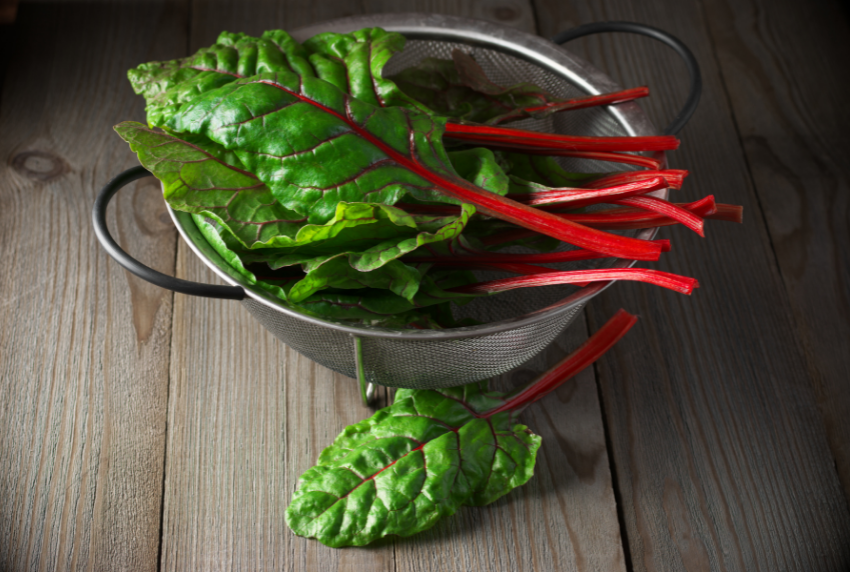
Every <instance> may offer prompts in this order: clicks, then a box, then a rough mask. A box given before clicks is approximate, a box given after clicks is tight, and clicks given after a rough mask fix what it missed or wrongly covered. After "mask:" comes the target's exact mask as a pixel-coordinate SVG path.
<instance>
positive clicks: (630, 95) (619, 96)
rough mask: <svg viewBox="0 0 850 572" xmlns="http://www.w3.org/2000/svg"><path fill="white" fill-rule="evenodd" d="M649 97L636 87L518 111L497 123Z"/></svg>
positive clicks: (647, 91) (503, 117)
mask: <svg viewBox="0 0 850 572" xmlns="http://www.w3.org/2000/svg"><path fill="white" fill-rule="evenodd" d="M647 95H649V88H648V87H634V88H631V89H624V90H622V91H615V92H613V93H603V94H601V95H591V96H589V97H577V98H575V99H569V100H567V101H556V102H550V103H546V104H544V105H538V106H533V107H525V108H521V109H516V110H514V111H511V112H508V113H506V114H504V115H502V116H500V117H498V118H497V121H496V122H495V123H504V122H505V121H510V120H511V119H518V118H520V117H527V116H528V115H530V114H534V113H538V112H542V111H551V112H558V111H571V110H574V109H584V108H586V107H594V106H597V105H615V104H617V103H625V102H627V101H632V100H635V99H638V98H639V97H646V96H647Z"/></svg>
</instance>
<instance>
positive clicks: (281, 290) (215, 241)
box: [191, 214, 292, 301]
mask: <svg viewBox="0 0 850 572" xmlns="http://www.w3.org/2000/svg"><path fill="white" fill-rule="evenodd" d="M191 216H192V219H193V220H194V221H195V225H196V226H197V227H198V230H200V231H201V234H202V235H203V236H204V238H205V239H206V240H207V242H208V243H209V245H210V246H212V248H213V250H215V252H217V253H218V254H219V256H221V257H222V258H223V259H224V260H225V261H226V262H227V263H228V264H229V265H230V266H231V267H232V268H233V269H234V270H236V272H237V273H239V274H240V275H242V276H243V277H244V278H245V279H246V280H247V281H248V283H249V284H253V285H255V286H256V287H258V288H261V289H262V290H265V291H266V292H268V293H270V294H271V295H273V296H277V297H278V298H280V299H281V300H284V301H285V300H287V299H288V295H287V291H288V290H289V289H290V288H291V286H292V282H285V283H282V284H272V283H269V282H266V281H263V280H258V279H257V277H256V275H255V274H254V273H253V272H251V271H250V270H248V269H247V268H245V266H244V265H243V264H242V261H241V260H240V259H239V257H238V256H237V255H236V254H235V253H234V252H233V251H232V250H231V249H230V247H229V246H228V245H227V244H225V241H224V240H223V239H222V237H221V235H220V234H219V231H218V230H217V229H216V228H215V227H214V226H213V225H212V224H210V223H208V222H207V221H206V220H205V218H204V217H203V216H201V215H197V214H193V215H191Z"/></svg>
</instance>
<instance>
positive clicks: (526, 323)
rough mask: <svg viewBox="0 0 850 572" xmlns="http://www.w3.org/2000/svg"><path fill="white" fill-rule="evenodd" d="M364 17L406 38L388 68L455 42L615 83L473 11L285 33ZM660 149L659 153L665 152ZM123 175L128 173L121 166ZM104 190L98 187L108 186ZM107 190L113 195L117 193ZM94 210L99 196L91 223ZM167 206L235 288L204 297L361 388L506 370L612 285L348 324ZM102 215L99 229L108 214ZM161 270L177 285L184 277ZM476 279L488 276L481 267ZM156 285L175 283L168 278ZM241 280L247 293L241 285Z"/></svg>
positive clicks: (507, 66) (565, 79)
mask: <svg viewBox="0 0 850 572" xmlns="http://www.w3.org/2000/svg"><path fill="white" fill-rule="evenodd" d="M370 26H379V27H381V28H384V29H386V30H388V31H396V32H400V33H402V34H403V35H404V36H406V37H407V39H408V42H407V45H406V47H405V49H404V51H403V52H402V53H400V54H397V55H396V56H395V57H393V58H392V59H391V60H390V62H389V63H388V64H387V66H386V70H385V76H392V75H393V74H394V73H397V72H398V71H400V70H402V69H404V68H406V67H408V66H411V65H415V64H416V63H418V62H419V61H421V60H422V59H423V58H425V57H429V56H431V57H441V58H450V57H451V51H452V50H453V49H455V48H460V49H462V50H464V51H466V52H468V53H471V54H472V55H473V56H474V58H475V59H476V61H477V62H478V63H479V64H480V65H481V66H482V67H483V68H484V70H485V71H486V73H487V75H488V76H489V77H490V78H491V79H492V80H493V81H495V82H496V83H499V84H501V85H506V86H507V85H511V84H514V83H517V82H521V81H530V82H533V83H535V84H538V85H541V86H543V87H544V88H546V89H547V90H548V91H550V92H551V93H552V94H554V95H556V96H560V97H574V96H581V95H586V94H598V93H604V92H610V91H615V90H618V89H620V88H619V86H617V85H616V84H614V82H612V81H611V80H610V79H609V78H607V77H606V76H605V75H604V74H602V73H601V72H599V71H598V70H596V69H595V68H593V67H592V66H591V65H590V64H588V63H587V62H585V61H583V60H581V59H579V58H577V57H575V56H573V55H571V54H570V53H568V52H567V51H566V50H564V49H563V48H560V47H559V46H557V45H555V44H553V43H551V42H549V41H547V40H545V39H543V38H540V37H537V36H533V35H531V34H527V33H524V32H521V31H518V30H514V29H511V28H504V27H501V26H497V25H494V24H491V23H487V22H482V21H477V20H470V19H464V18H456V17H451V16H442V15H433V14H385V15H374V16H363V17H354V18H346V19H342V20H334V21H331V22H327V23H323V24H320V25H316V26H312V27H309V28H303V29H301V30H298V31H296V32H294V33H293V36H294V37H295V38H296V39H297V40H299V41H303V40H305V39H307V38H309V37H311V36H313V35H315V34H317V33H320V32H327V31H332V32H341V33H345V32H350V31H353V30H357V29H360V28H364V27H370ZM512 125H516V126H519V127H523V128H527V129H535V130H540V131H547V132H556V133H569V134H575V135H596V136H617V135H633V136H646V135H656V134H658V132H657V130H656V129H655V128H654V127H653V126H652V124H651V123H650V122H649V120H648V119H647V117H646V116H645V115H644V113H643V112H642V110H641V109H640V107H639V106H638V105H637V104H635V103H624V104H620V105H616V106H607V107H604V108H591V109H585V110H580V111H570V112H566V113H561V114H557V115H555V116H552V117H549V118H547V119H545V120H525V121H523V122H518V123H515V124H512ZM656 157H658V158H661V159H662V160H663V155H661V154H658V155H656ZM563 166H564V167H566V168H567V169H569V170H572V171H582V172H605V171H611V170H612V169H616V168H617V165H616V164H613V163H598V162H593V161H587V160H575V159H564V160H563ZM140 176H144V172H141V173H137V174H136V175H134V178H139V177H140ZM119 178H120V177H119ZM125 178H129V179H130V180H132V178H131V177H129V176H128V177H125ZM117 180H118V179H116V181H117ZM127 182H129V180H126V181H124V182H123V183H121V184H120V185H119V184H118V183H116V182H115V181H113V183H110V184H116V185H118V187H120V186H122V185H123V184H126V183H127ZM106 190H107V189H104V193H103V194H104V195H106V194H108V193H106V192H105V191H106ZM115 190H117V188H116V189H115ZM115 190H112V191H111V193H112V194H114V192H115ZM111 196H112V195H111V194H110V195H109V196H107V197H106V198H105V199H104V198H103V197H101V198H99V199H98V200H99V201H101V199H103V203H104V204H103V205H102V210H103V213H105V203H106V202H108V200H109V198H111ZM656 196H660V197H662V198H664V197H666V191H658V192H657V193H656ZM98 208H99V207H98V205H96V207H95V226H96V227H97V220H98V218H97V213H98ZM170 213H171V217H172V218H173V220H174V223H175V224H176V225H177V228H178V230H179V231H180V234H181V236H182V237H183V239H184V240H185V241H186V242H187V243H188V245H189V246H190V247H191V249H192V250H193V251H194V252H195V254H197V255H198V256H199V257H200V258H201V259H202V260H203V261H204V263H205V264H206V265H207V266H209V267H210V268H211V269H212V270H213V272H215V273H216V274H217V275H218V276H219V277H221V279H222V280H224V281H225V282H226V283H228V284H230V285H231V286H232V287H237V288H230V289H229V292H230V294H227V295H218V294H214V293H202V294H201V295H216V296H219V297H230V298H242V304H243V305H244V307H245V309H246V310H248V311H249V312H250V313H251V314H252V315H253V316H254V317H255V318H256V319H257V320H258V321H259V322H260V323H261V324H263V325H264V326H265V327H266V328H268V329H269V331H271V332H272V333H273V334H274V335H275V336H276V337H278V338H279V339H280V340H281V341H283V342H284V343H286V344H287V345H289V346H291V347H292V348H294V349H296V350H297V351H299V352H300V353H302V354H304V355H305V356H307V357H309V358H310V359H313V360H315V361H316V362H318V363H320V364H322V365H324V366H326V367H328V368H330V369H332V370H334V371H337V372H340V373H342V374H344V375H347V376H349V377H353V378H357V379H358V380H359V381H360V383H361V387H362V389H363V392H364V398H365V396H366V388H367V387H369V386H370V385H371V384H380V385H384V386H390V387H406V388H439V387H451V386H456V385H461V384H464V383H469V382H473V381H478V380H482V379H486V378H489V377H492V376H495V375H498V374H501V373H505V372H507V371H509V370H511V369H513V368H515V367H517V366H518V365H520V364H522V363H523V362H525V361H527V360H529V359H531V358H532V357H533V356H534V355H535V354H537V353H538V352H540V351H541V350H542V349H543V348H545V347H546V346H547V345H548V344H549V343H550V342H551V341H552V340H553V339H554V338H555V337H556V336H557V335H558V334H559V333H560V332H561V331H563V330H564V329H565V328H566V327H567V326H568V325H569V324H570V323H571V322H572V321H573V320H574V319H575V318H576V316H577V315H578V313H579V312H580V311H581V309H582V308H583V307H584V305H585V304H586V303H587V302H588V301H589V300H590V299H591V298H592V297H593V296H595V295H596V294H598V293H599V292H601V291H602V290H604V289H605V288H607V287H608V286H610V283H595V284H592V285H590V286H587V287H585V288H577V287H569V286H554V287H545V288H535V289H522V290H515V291H511V292H508V293H504V294H500V295H498V296H493V297H488V298H482V299H476V300H475V301H473V302H472V303H470V304H468V305H465V306H461V307H458V308H455V315H456V316H457V317H471V318H475V319H476V320H478V321H479V322H481V325H478V326H474V327H464V328H455V329H446V330H433V331H431V330H398V329H387V328H378V327H367V326H353V325H351V324H346V323H342V322H334V321H328V320H322V319H319V318H316V317H313V316H309V315H305V314H303V313H301V312H299V311H298V310H297V309H295V308H292V307H289V306H287V305H286V304H285V303H283V302H281V301H280V300H279V299H277V298H274V297H272V296H271V295H269V294H267V293H265V292H263V291H262V290H259V289H255V288H254V287H252V286H251V285H250V284H248V283H247V282H246V281H245V280H244V279H243V278H242V277H241V276H240V275H238V274H237V273H236V272H234V271H233V270H232V269H231V268H230V266H229V265H228V264H227V263H226V262H225V261H224V260H223V259H222V258H221V257H220V256H219V255H218V254H217V253H215V252H214V251H213V250H212V248H211V247H210V246H209V245H208V243H207V242H206V240H205V239H204V238H203V236H202V235H201V234H200V232H199V231H198V229H197V227H196V225H195V223H194V221H193V220H192V218H191V216H189V215H187V214H186V213H181V212H177V211H173V210H171V211H170ZM104 221H105V215H104ZM103 224H104V227H105V222H104V223H103ZM655 231H656V229H646V230H642V231H639V232H638V231H634V232H631V233H624V234H629V235H630V236H637V237H639V238H642V239H651V238H652V237H653V236H654V235H655ZM102 232H103V231H100V230H99V231H98V236H99V238H101V239H102V240H101V242H102V243H104V246H105V247H106V248H107V250H109V251H110V254H112V255H113V256H114V257H116V259H118V260H119V262H121V263H122V264H124V265H125V267H127V268H128V269H130V270H131V271H134V272H137V270H134V268H132V267H130V266H128V265H127V264H126V263H125V261H122V260H121V259H120V258H119V257H118V256H117V255H116V252H114V249H117V250H118V251H120V252H122V253H123V251H121V250H120V248H119V247H117V245H115V247H114V249H113V248H112V247H111V246H108V245H107V244H106V242H105V241H104V239H103V237H102V236H101V234H102ZM106 234H107V236H108V233H106ZM110 240H111V238H110ZM124 255H125V256H126V253H124ZM131 260H132V259H131ZM135 262H136V263H137V264H140V263H138V262H137V261H135ZM630 264H631V263H630V262H628V261H623V260H615V261H613V262H612V261H611V260H610V259H608V260H607V261H605V260H603V261H585V262H582V263H573V264H565V265H563V266H562V269H564V270H567V269H578V268H592V267H604V266H608V267H627V266H629V265H630ZM148 270H149V269H148ZM137 273H139V272H137ZM140 275H141V274H140ZM160 276H162V275H160ZM166 278H169V279H170V280H172V281H175V283H178V282H179V283H182V284H185V281H179V280H176V279H173V278H170V277H166ZM484 278H487V276H484V275H482V279H484ZM160 283H161V282H160ZM161 285H163V286H165V287H169V288H172V289H176V290H178V291H181V290H180V289H179V288H174V287H172V286H170V285H166V284H161ZM195 286H196V287H197V286H198V285H195ZM207 288H208V289H209V290H210V292H213V291H216V292H218V291H219V290H216V289H224V290H226V288H225V287H221V286H207ZM240 289H241V290H243V291H244V293H240ZM182 291H187V292H188V291H189V290H188V289H186V290H182ZM193 293H198V292H193Z"/></svg>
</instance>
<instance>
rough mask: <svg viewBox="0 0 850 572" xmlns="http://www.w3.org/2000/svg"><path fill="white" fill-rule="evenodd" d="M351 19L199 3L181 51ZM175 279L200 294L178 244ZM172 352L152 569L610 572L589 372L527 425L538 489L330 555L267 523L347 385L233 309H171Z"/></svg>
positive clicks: (525, 372) (616, 541) (436, 7)
mask: <svg viewBox="0 0 850 572" xmlns="http://www.w3.org/2000/svg"><path fill="white" fill-rule="evenodd" d="M366 8H367V10H368V11H369V12H384V11H392V10H396V11H397V10H402V8H401V7H399V6H398V5H390V4H380V3H370V4H369V5H368V6H367V7H366ZM403 10H404V11H429V12H443V13H450V14H460V15H465V16H473V17H479V18H481V17H484V18H489V19H495V20H497V21H500V22H502V23H507V24H508V25H516V26H519V27H521V28H523V29H532V28H531V27H532V26H533V15H532V13H531V11H530V6H529V5H528V4H527V3H522V2H515V1H514V2H506V3H482V4H474V3H461V4H460V5H458V4H454V3H448V2H446V3H436V2H430V3H425V2H422V3H415V4H414V3H411V4H408V5H405V6H404V7H403ZM359 11H360V7H359V5H357V4H354V3H352V4H350V5H349V4H344V3H336V4H327V3H325V4H322V7H321V9H319V8H317V7H316V6H315V5H314V3H296V4H290V3H287V4H285V5H284V4H277V3H257V4H252V10H251V11H250V12H247V11H243V10H242V9H241V4H239V3H232V4H228V3H225V2H216V3H207V2H199V3H196V4H195V5H194V6H193V11H192V37H191V42H190V44H191V46H192V49H196V48H198V47H201V46H203V45H207V44H209V43H210V42H212V41H214V39H215V36H216V35H217V34H218V32H219V31H220V30H221V29H228V30H234V31H237V30H238V31H245V32H248V33H255V34H257V33H260V32H261V31H262V30H265V29H267V28H272V27H275V26H280V27H284V28H289V29H292V28H294V27H297V26H299V25H307V24H311V23H314V22H317V21H322V20H328V19H332V18H336V17H343V16H347V15H352V14H355V13H358V12H359ZM178 273H179V274H180V275H184V276H188V277H190V278H192V279H198V280H203V281H207V280H213V278H212V276H211V275H210V273H209V272H208V271H206V270H204V269H203V268H202V267H201V265H200V263H199V262H198V261H197V260H194V259H193V258H192V257H191V256H190V255H189V254H188V251H187V249H185V248H183V247H182V245H181V248H180V256H179V258H178ZM198 332H201V333H202V334H201V335H198ZM584 336H586V333H585V332H584V331H583V327H582V325H580V326H579V327H578V329H574V330H571V331H570V333H569V334H568V335H565V336H564V337H562V338H561V339H560V340H559V341H558V344H557V345H556V346H555V347H554V348H552V349H551V350H550V351H549V352H547V353H546V354H545V355H543V356H541V357H540V358H539V359H538V360H537V361H535V362H533V363H530V364H528V365H527V366H526V367H525V368H523V369H522V370H521V371H519V372H517V373H515V374H514V376H513V378H512V379H511V378H505V379H503V380H502V383H503V384H515V383H518V382H519V381H518V380H526V379H527V378H528V376H530V375H533V371H538V372H539V371H541V370H542V369H544V367H545V365H547V364H551V363H552V362H554V361H555V360H556V359H557V358H558V357H559V356H561V355H563V353H564V352H565V351H568V349H570V348H572V347H574V346H576V345H577V344H578V343H580V341H581V340H582V339H583V337H584ZM173 340H174V343H173V352H172V389H171V394H170V395H171V404H170V407H169V435H168V453H167V457H168V463H167V466H166V488H165V498H166V500H165V505H164V507H165V508H164V521H163V550H162V568H163V570H184V569H193V570H218V569H222V570H230V569H268V568H273V567H274V568H285V569H287V570H357V571H359V570H396V569H398V570H467V569H472V570H485V569H486V570H494V571H496V570H532V569H535V570H593V569H605V570H625V568H624V555H623V552H622V543H621V539H620V534H619V525H618V522H617V515H616V507H615V501H614V495H613V489H612V486H611V477H610V472H609V464H608V457H607V454H606V450H605V438H604V432H603V426H602V419H601V413H600V411H599V404H598V399H597V392H596V386H595V383H594V380H593V376H592V373H591V372H587V373H585V374H583V375H582V376H581V377H579V378H577V379H576V380H575V382H573V383H571V384H569V385H567V386H565V387H564V388H562V389H561V390H560V391H559V392H558V394H557V395H555V396H552V397H551V398H550V399H549V400H548V401H546V402H543V403H542V404H540V406H538V407H537V408H536V409H535V410H534V412H533V413H529V414H528V415H527V417H528V423H529V424H530V425H531V426H532V427H533V428H534V429H535V430H537V431H538V432H540V434H541V435H542V436H543V438H544V446H543V450H542V451H541V453H540V455H539V462H538V463H539V464H538V467H539V468H538V471H537V473H538V476H537V477H535V478H534V479H532V482H531V483H529V484H528V485H527V486H525V487H523V488H522V489H521V490H519V491H516V492H515V493H513V494H511V495H508V496H507V497H506V498H504V499H502V500H500V501H498V502H497V503H495V504H493V505H491V506H488V507H484V508H464V509H462V510H461V511H460V513H459V514H458V515H457V517H456V518H452V519H447V520H446V522H444V523H441V524H440V525H438V526H437V527H436V528H435V529H433V530H432V531H429V532H427V533H425V534H421V535H417V536H416V537H413V538H410V539H396V540H393V539H386V540H384V541H381V542H377V543H375V544H374V545H373V546H370V547H368V548H365V549H349V550H332V549H329V548H326V547H325V546H323V545H321V544H320V543H318V542H316V541H314V540H307V539H303V538H300V537H297V536H294V535H293V534H292V533H291V532H290V531H289V530H288V528H286V526H285V524H284V521H283V511H284V510H285V507H286V504H288V502H289V498H290V496H291V492H292V491H293V490H294V487H295V483H296V481H297V478H298V477H299V476H300V475H301V473H302V472H303V471H305V470H306V469H307V468H309V467H310V466H312V464H313V463H314V462H315V459H316V457H317V456H318V453H319V452H320V451H321V449H322V448H324V447H325V446H327V445H328V444H330V443H331V441H332V440H333V438H334V437H335V436H336V435H337V434H338V433H339V432H340V431H341V430H342V429H343V428H344V427H345V426H346V425H347V424H350V423H353V422H356V421H359V420H360V419H362V418H364V417H365V416H367V415H369V412H368V411H367V410H366V409H364V408H362V407H361V406H360V405H359V397H358V393H357V387H356V384H355V383H354V381H353V380H350V379H347V378H344V377H342V376H340V375H338V374H334V373H332V372H330V371H328V370H327V369H325V368H323V367H321V366H318V365H316V364H314V363H313V362H311V361H309V360H307V359H306V358H304V357H302V356H300V355H298V354H297V353H295V352H293V351H292V350H289V349H286V348H285V347H284V346H283V345H282V344H281V343H280V342H278V341H276V340H275V339H274V338H273V337H272V336H271V335H270V334H268V333H267V332H265V331H264V330H262V329H261V327H260V326H259V325H258V324H257V323H256V321H254V319H253V318H251V317H250V316H249V315H248V314H247V313H246V312H244V311H242V310H241V309H239V308H236V304H235V303H224V302H215V301H209V300H195V299H189V298H186V297H182V296H179V297H178V298H177V299H176V301H175V305H174V337H173ZM225 356H226V358H225ZM221 475H227V477H223V476H221Z"/></svg>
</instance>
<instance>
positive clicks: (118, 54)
mask: <svg viewBox="0 0 850 572" xmlns="http://www.w3.org/2000/svg"><path fill="white" fill-rule="evenodd" d="M182 13H183V11H182V10H181V8H180V6H179V5H178V4H174V3H156V2H151V3H148V4H145V5H139V4H126V3H107V2H101V3H97V4H89V5H86V4H79V3H77V4H70V5H53V4H26V5H24V6H22V7H21V9H20V11H19V14H18V21H17V23H16V24H15V25H16V27H17V37H18V41H17V42H16V44H15V46H14V51H13V53H12V54H11V56H12V57H11V62H10V64H9V67H8V71H7V77H6V81H5V83H4V93H3V97H2V109H0V132H2V133H3V136H2V137H0V156H1V157H3V161H2V163H0V189H2V192H0V205H2V208H0V245H2V246H0V248H2V257H3V261H4V270H3V272H2V273H0V285H1V286H2V290H0V291H2V292H3V294H2V299H0V308H2V311H0V347H2V348H3V349H2V353H0V403H2V407H0V569H2V570H4V571H14V570H47V569H50V570H77V569H87V570H156V561H157V550H158V545H159V517H160V510H161V498H162V494H161V493H162V476H163V462H164V445H165V439H164V433H165V408H166V399H167V389H168V379H167V375H168V359H169V345H170V324H171V299H172V296H171V294H170V293H168V292H163V291H161V290H159V289H157V288H155V287H153V286H151V285H149V284H146V283H144V282H142V281H140V280H137V279H136V278H135V277H131V276H129V275H128V274H127V273H126V272H124V271H123V270H121V269H120V267H119V266H118V265H117V264H115V263H114V262H112V261H111V260H110V259H109V258H108V256H107V255H106V254H105V253H104V251H103V250H102V249H101V248H100V247H99V245H98V244H97V242H96V240H95V238H94V233H93V231H92V228H91V222H90V221H91V208H92V203H93V201H94V196H95V194H96V192H97V191H98V190H99V189H100V187H101V186H102V185H103V184H104V183H106V181H108V180H109V179H110V178H111V177H113V176H114V175H116V174H117V173H118V172H120V171H121V170H123V169H125V168H127V167H130V166H132V165H133V164H135V163H136V161H135V158H134V157H133V155H132V153H131V152H130V150H129V149H128V148H127V146H126V145H124V144H123V143H122V142H121V141H120V139H118V137H117V136H116V135H115V134H114V132H113V131H112V125H113V124H115V123H117V122H118V121H120V120H122V119H140V118H142V107H143V106H142V104H141V102H140V101H139V100H138V98H137V97H136V96H135V95H134V94H133V93H132V90H131V89H130V86H129V84H128V83H127V82H126V81H125V80H124V77H125V74H126V70H127V69H128V68H129V67H131V66H133V65H135V64H136V63H137V62H138V61H140V60H145V59H150V58H155V57H162V56H163V55H165V54H167V53H168V52H169V51H173V50H174V49H180V47H181V46H182V45H185V37H184V36H182V31H181V30H182V29H183V25H185V20H183V19H182ZM160 196H161V193H160V192H159V191H158V189H157V188H156V187H155V186H153V185H151V184H150V183H149V182H145V181H141V182H139V183H138V184H137V185H136V188H135V189H127V190H126V191H124V192H123V193H122V194H121V196H120V197H119V198H118V199H117V200H116V202H117V203H118V204H117V209H116V208H113V210H112V211H111V212H112V213H113V214H111V215H110V218H111V228H112V230H113V232H114V233H115V234H116V236H117V237H118V238H119V240H120V241H121V242H122V243H123V244H125V245H127V248H128V250H129V251H130V252H131V253H132V254H134V255H136V256H138V257H140V258H142V259H144V260H146V261H147V262H149V263H151V264H152V265H153V266H155V267H156V268H159V269H160V270H162V271H166V272H171V271H173V266H174V255H175V244H176V236H175V233H174V231H173V229H172V228H171V225H170V224H168V223H167V217H166V213H165V212H164V209H163V207H162V203H161V199H160ZM163 217H166V218H165V219H163Z"/></svg>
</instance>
